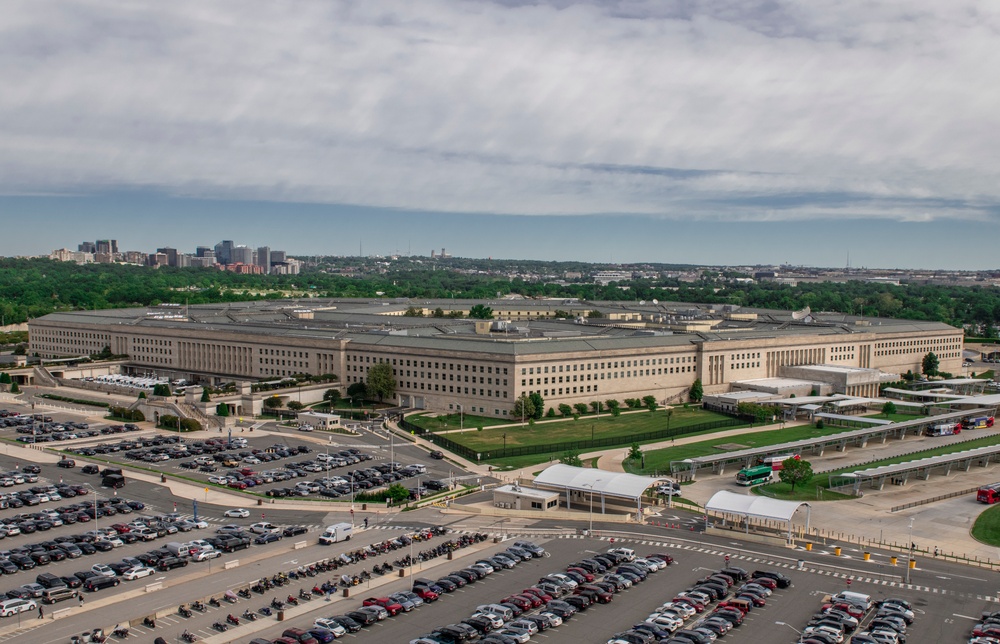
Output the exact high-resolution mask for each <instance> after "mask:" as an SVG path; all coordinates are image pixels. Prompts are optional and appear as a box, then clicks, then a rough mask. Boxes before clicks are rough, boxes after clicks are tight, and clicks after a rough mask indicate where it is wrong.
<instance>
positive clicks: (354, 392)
mask: <svg viewBox="0 0 1000 644" xmlns="http://www.w3.org/2000/svg"><path fill="white" fill-rule="evenodd" d="M367 391H368V388H367V387H365V383H363V382H355V383H354V384H351V385H349V386H348V387H347V395H348V396H349V397H351V398H352V399H354V398H362V399H363V398H364V397H365V395H367Z"/></svg>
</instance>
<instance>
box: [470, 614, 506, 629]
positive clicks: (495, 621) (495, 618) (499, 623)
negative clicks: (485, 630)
mask: <svg viewBox="0 0 1000 644" xmlns="http://www.w3.org/2000/svg"><path fill="white" fill-rule="evenodd" d="M472 616H473V617H482V618H484V619H488V620H489V621H490V624H491V625H492V626H493V628H503V619H501V618H500V616H499V615H496V614H494V613H473V614H472Z"/></svg>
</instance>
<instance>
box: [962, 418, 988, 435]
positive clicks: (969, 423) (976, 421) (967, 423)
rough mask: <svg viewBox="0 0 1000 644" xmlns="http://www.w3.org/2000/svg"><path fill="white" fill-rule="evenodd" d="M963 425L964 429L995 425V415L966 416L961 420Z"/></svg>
mask: <svg viewBox="0 0 1000 644" xmlns="http://www.w3.org/2000/svg"><path fill="white" fill-rule="evenodd" d="M961 427H962V429H986V428H987V427H993V416H977V417H975V418H966V419H965V420H963V421H962V422H961ZM956 433H958V432H956Z"/></svg>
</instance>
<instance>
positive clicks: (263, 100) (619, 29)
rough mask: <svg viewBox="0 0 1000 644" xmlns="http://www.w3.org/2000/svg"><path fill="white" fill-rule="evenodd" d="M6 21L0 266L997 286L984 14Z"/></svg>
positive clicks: (56, 14) (456, 13)
mask: <svg viewBox="0 0 1000 644" xmlns="http://www.w3.org/2000/svg"><path fill="white" fill-rule="evenodd" d="M5 11H6V15H5V17H6V18H7V20H5V25H4V27H3V34H4V38H3V42H4V45H3V46H2V47H0V66H2V67H3V68H4V69H5V71H6V72H7V73H6V74H5V80H6V85H5V87H6V91H4V92H3V93H2V94H0V115H2V117H3V118H0V195H2V196H0V214H2V215H3V223H4V235H3V239H2V240H0V253H3V254H5V255H19V254H45V253H48V252H49V251H50V250H52V248H53V246H54V245H70V244H72V245H73V247H74V248H75V244H76V243H77V242H78V240H80V239H91V238H104V237H107V238H115V239H118V240H119V241H120V243H121V246H122V248H123V249H124V248H132V249H150V250H153V249H156V248H158V247H174V248H177V249H179V250H184V251H186V252H191V251H193V249H194V246H195V245H201V244H206V243H215V241H218V240H219V239H240V240H242V242H243V243H246V244H247V245H248V246H251V247H257V246H261V245H270V246H272V247H279V248H284V249H287V250H288V252H289V253H291V254H297V255H314V254H336V255H351V254H358V253H363V254H366V255H367V254H381V255H387V254H391V253H395V252H400V253H404V254H405V253H412V254H421V255H429V254H430V251H431V249H432V248H434V249H440V248H441V247H445V248H447V249H448V250H449V252H450V253H452V254H454V255H455V256H473V257H489V256H493V257H503V258H514V259H518V258H534V259H576V260H585V261H593V262H621V261H625V262H640V261H649V262H667V263H690V264H712V265H720V264H721V265H728V264H780V263H783V262H788V263H792V264H802V265H810V266H827V267H834V266H844V265H846V263H847V256H848V253H850V256H851V258H852V260H851V261H852V264H854V265H855V266H870V267H900V268H917V267H919V268H930V269H934V268H953V269H989V268H993V267H995V266H996V260H995V259H994V258H993V252H992V251H993V248H992V246H993V244H992V240H994V239H996V238H997V233H998V225H1000V181H998V176H997V174H998V172H1000V167H998V165H997V163H996V150H997V149H1000V127H998V125H1000V123H998V121H1000V112H998V111H997V110H996V109H995V105H996V104H997V103H998V102H1000V101H998V99H1000V84H998V83H995V82H991V81H990V80H989V79H991V78H995V77H996V75H997V72H996V70H997V69H998V68H1000V64H998V63H1000V60H998V59H1000V48H998V47H996V36H995V34H996V33H997V32H1000V13H998V12H997V11H995V8H994V4H993V3H990V2H988V1H987V0H955V1H953V2H946V3H942V2H939V1H937V0H911V2H907V3H891V2H885V1H882V2H879V1H878V0H876V1H875V2H870V1H867V0H838V1H837V2H832V1H829V0H828V1H826V2H823V1H820V2H810V3H807V2H801V0H772V1H769V2H745V1H744V0H713V1H712V2H679V3H670V2H667V3H664V2H657V1H655V0H575V1H574V0H536V1H533V2H524V1H522V0H461V1H460V0H424V1H423V2H420V3H413V2H407V1H405V0H380V1H379V2H358V1H357V0H329V1H328V2H312V1H310V0H287V1H285V2H282V3H272V2H265V1H263V0H244V1H243V2H240V3H228V4H227V3H204V2H199V1H197V0H173V1H172V2H141V1H140V2H138V3H133V4H131V5H130V8H129V11H125V12H123V11H122V10H121V8H120V6H118V4H116V3H113V2H106V1H93V2H80V1H79V0H53V1H52V2H44V3H38V2H34V3H33V2H19V3H11V4H10V6H7V7H5ZM54 236H58V238H59V239H53V237H54ZM207 240H214V241H207Z"/></svg>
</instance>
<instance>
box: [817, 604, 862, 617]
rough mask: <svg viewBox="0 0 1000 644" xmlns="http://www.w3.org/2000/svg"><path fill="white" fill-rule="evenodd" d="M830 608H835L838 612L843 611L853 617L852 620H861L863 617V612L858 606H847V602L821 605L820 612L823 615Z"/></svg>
mask: <svg viewBox="0 0 1000 644" xmlns="http://www.w3.org/2000/svg"><path fill="white" fill-rule="evenodd" d="M831 608H835V609H837V610H839V611H843V612H845V613H847V614H848V615H850V616H851V617H853V618H854V619H861V618H862V617H864V616H865V611H864V610H862V609H861V607H860V606H855V605H854V604H848V603H847V602H840V603H837V604H823V608H822V611H823V612H824V613H825V612H826V611H828V610H830V609H831Z"/></svg>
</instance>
